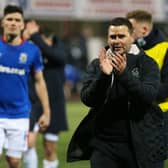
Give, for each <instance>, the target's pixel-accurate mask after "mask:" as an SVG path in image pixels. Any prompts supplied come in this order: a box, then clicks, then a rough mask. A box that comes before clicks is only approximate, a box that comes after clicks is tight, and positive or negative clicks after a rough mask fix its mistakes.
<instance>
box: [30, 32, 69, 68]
mask: <svg viewBox="0 0 168 168" xmlns="http://www.w3.org/2000/svg"><path fill="white" fill-rule="evenodd" d="M31 40H32V41H33V42H34V43H35V44H36V45H37V46H38V47H39V48H40V50H41V52H42V56H43V57H46V58H47V59H48V60H49V62H54V64H55V65H64V64H65V62H66V58H67V56H66V55H67V54H66V51H65V48H64V45H63V42H62V41H61V40H60V39H59V38H56V40H54V43H53V45H52V46H49V45H47V44H46V43H45V41H44V40H43V39H42V37H41V35H40V33H34V34H32V36H31Z"/></svg>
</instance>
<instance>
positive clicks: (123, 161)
mask: <svg viewBox="0 0 168 168" xmlns="http://www.w3.org/2000/svg"><path fill="white" fill-rule="evenodd" d="M114 146H115V149H114V151H113V152H111V155H107V154H105V153H104V152H101V151H100V150H99V149H96V148H95V149H94V150H93V153H92V156H91V159H90V165H91V168H139V167H138V165H137V162H136V159H135V155H134V154H133V153H132V151H131V148H129V146H128V145H126V144H117V145H116V144H115V145H114ZM163 167H164V164H163V161H160V162H155V163H151V165H149V168H163Z"/></svg>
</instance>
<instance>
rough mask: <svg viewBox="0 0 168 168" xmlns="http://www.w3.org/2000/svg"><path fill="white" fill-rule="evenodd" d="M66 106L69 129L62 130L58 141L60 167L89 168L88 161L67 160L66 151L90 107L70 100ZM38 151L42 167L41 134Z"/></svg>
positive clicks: (2, 166)
mask: <svg viewBox="0 0 168 168" xmlns="http://www.w3.org/2000/svg"><path fill="white" fill-rule="evenodd" d="M66 108H67V119H68V125H69V130H68V131H66V132H62V133H61V134H60V139H59V141H58V157H59V161H60V165H59V168H89V163H88V162H87V161H86V162H85V161H82V162H74V163H67V162H66V151H67V146H68V144H69V141H70V138H71V136H72V134H73V132H74V130H75V129H76V127H77V125H78V124H79V122H80V121H81V120H82V118H83V117H84V116H85V115H86V114H87V111H88V108H87V107H86V106H84V105H83V104H82V103H81V102H79V101H71V102H70V101H68V102H67V106H66ZM37 151H38V157H39V168H42V159H43V148H42V137H41V135H39V136H38V140H37ZM0 168H6V167H5V162H4V156H2V158H1V160H0ZM21 168H23V165H22V166H21Z"/></svg>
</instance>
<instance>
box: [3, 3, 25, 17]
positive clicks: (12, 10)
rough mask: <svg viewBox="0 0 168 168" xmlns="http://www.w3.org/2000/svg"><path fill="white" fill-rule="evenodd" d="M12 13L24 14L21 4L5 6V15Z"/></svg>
mask: <svg viewBox="0 0 168 168" xmlns="http://www.w3.org/2000/svg"><path fill="white" fill-rule="evenodd" d="M10 13H20V14H21V15H22V16H23V10H22V8H21V7H20V6H15V5H7V6H6V7H5V8H4V16H5V15H7V14H10Z"/></svg>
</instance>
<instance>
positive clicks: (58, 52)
mask: <svg viewBox="0 0 168 168" xmlns="http://www.w3.org/2000/svg"><path fill="white" fill-rule="evenodd" d="M25 32H26V33H27V35H28V37H29V40H31V41H32V42H33V43H35V44H36V45H37V46H38V47H39V48H40V49H41V52H42V60H43V64H44V78H45V81H46V85H47V90H48V94H49V103H50V108H51V121H50V124H49V127H48V128H47V129H46V130H45V131H44V132H42V134H43V137H44V138H43V140H44V142H43V144H44V145H43V147H44V157H45V158H44V160H43V168H51V167H52V168H57V167H58V164H59V161H58V156H57V141H58V139H59V133H60V132H61V131H66V130H67V129H68V125H67V119H66V106H65V97H64V82H65V75H64V66H65V63H66V57H67V56H66V51H65V48H64V44H63V42H62V40H61V39H60V38H59V37H58V36H55V34H54V33H53V31H51V30H50V29H48V28H46V27H43V28H42V26H41V27H40V25H39V24H38V23H37V22H36V21H34V20H33V21H28V22H27V23H26V29H25ZM26 33H25V34H26ZM31 88H32V87H31V82H30V97H31V99H32V107H33V108H32V117H31V123H30V136H29V142H30V143H29V145H30V149H29V150H28V151H27V152H26V153H25V156H24V163H25V166H26V168H37V165H38V164H37V161H38V159H37V155H36V153H35V148H34V147H35V139H36V138H35V136H36V132H34V131H33V128H34V124H35V123H34V122H35V121H36V118H38V115H39V113H40V111H41V110H40V104H39V101H38V100H37V98H36V96H35V95H34V89H31ZM34 118H35V120H34ZM33 142H34V143H33Z"/></svg>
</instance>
